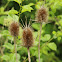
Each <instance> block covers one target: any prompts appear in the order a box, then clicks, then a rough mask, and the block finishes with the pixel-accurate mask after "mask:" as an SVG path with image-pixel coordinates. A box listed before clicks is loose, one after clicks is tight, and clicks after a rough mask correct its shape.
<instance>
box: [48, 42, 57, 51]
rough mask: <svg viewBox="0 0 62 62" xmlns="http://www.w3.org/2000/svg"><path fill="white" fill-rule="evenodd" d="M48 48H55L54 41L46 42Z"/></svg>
mask: <svg viewBox="0 0 62 62" xmlns="http://www.w3.org/2000/svg"><path fill="white" fill-rule="evenodd" d="M47 46H48V47H49V48H51V49H52V50H55V51H56V50H57V46H56V44H55V43H54V42H51V43H48V45H47Z"/></svg>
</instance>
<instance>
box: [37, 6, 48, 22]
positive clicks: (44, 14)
mask: <svg viewBox="0 0 62 62" xmlns="http://www.w3.org/2000/svg"><path fill="white" fill-rule="evenodd" d="M36 19H37V21H38V22H47V20H48V11H47V8H46V7H44V6H41V8H40V9H39V10H38V11H37V15H36Z"/></svg>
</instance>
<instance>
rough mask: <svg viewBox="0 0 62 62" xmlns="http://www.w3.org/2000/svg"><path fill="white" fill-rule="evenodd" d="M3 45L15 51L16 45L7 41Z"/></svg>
mask: <svg viewBox="0 0 62 62" xmlns="http://www.w3.org/2000/svg"><path fill="white" fill-rule="evenodd" d="M3 46H4V47H6V48H7V49H10V50H11V52H13V50H14V46H13V45H12V44H10V43H5V45H3Z"/></svg>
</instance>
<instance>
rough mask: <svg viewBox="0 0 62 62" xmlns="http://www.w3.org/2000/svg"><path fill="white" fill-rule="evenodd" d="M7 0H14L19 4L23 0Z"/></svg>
mask: <svg viewBox="0 0 62 62" xmlns="http://www.w3.org/2000/svg"><path fill="white" fill-rule="evenodd" d="M8 1H15V2H17V3H18V4H20V3H21V2H22V1H23V0H8Z"/></svg>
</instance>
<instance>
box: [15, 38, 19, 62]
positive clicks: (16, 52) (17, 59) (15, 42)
mask: <svg viewBox="0 0 62 62" xmlns="http://www.w3.org/2000/svg"><path fill="white" fill-rule="evenodd" d="M14 48H15V54H16V62H18V59H17V47H16V37H14Z"/></svg>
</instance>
